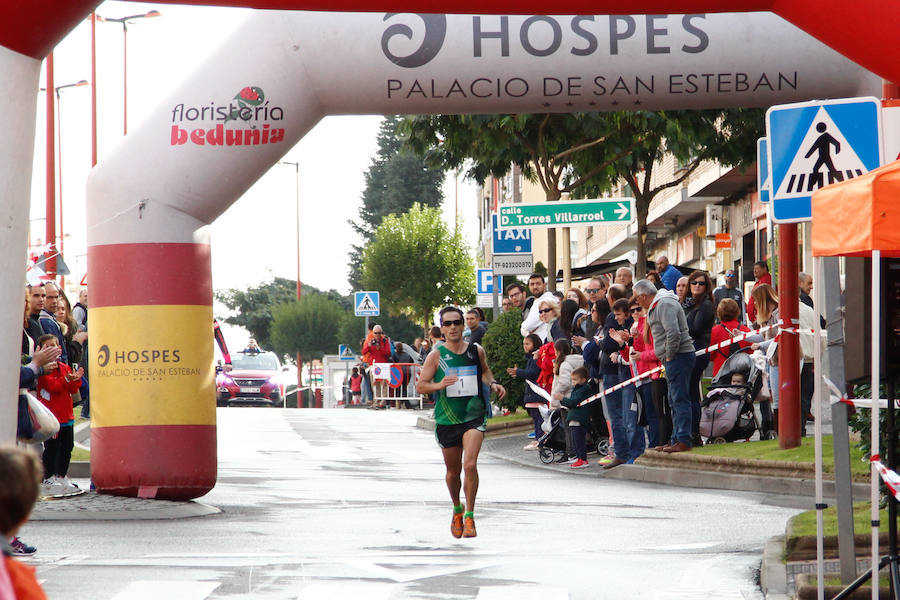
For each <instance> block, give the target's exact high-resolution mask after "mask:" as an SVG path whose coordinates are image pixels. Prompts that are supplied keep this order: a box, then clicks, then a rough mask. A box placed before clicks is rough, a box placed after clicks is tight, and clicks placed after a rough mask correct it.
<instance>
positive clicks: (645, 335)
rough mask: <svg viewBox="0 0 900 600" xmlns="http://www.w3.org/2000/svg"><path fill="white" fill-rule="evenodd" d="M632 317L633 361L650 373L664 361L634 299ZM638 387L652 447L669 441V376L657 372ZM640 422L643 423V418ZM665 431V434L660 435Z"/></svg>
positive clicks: (636, 370)
mask: <svg viewBox="0 0 900 600" xmlns="http://www.w3.org/2000/svg"><path fill="white" fill-rule="evenodd" d="M630 310H631V318H632V319H634V325H632V326H631V343H632V348H631V353H630V355H629V356H630V358H631V364H632V365H633V371H634V374H635V375H638V374H640V373H646V372H647V371H650V370H651V369H655V368H656V367H658V366H659V365H660V362H659V359H658V358H657V357H656V354H655V353H654V352H653V336H651V335H650V328H649V327H648V326H647V315H645V314H644V309H643V308H642V307H641V305H640V304H638V303H637V301H636V300H635V299H634V298H632V299H631V307H630ZM635 391H636V392H637V394H638V395H639V396H640V398H641V402H642V406H643V415H644V418H643V419H642V421H643V422H645V423H646V425H647V435H648V444H647V447H648V448H655V447H656V446H659V445H662V444H664V443H665V440H668V439H669V436H670V435H671V431H672V417H671V414H670V411H669V410H668V403H667V401H666V386H665V380H662V379H660V378H659V373H654V374H653V375H651V376H650V377H649V378H647V379H641V380H640V381H638V382H637V384H636V385H635ZM638 424H641V423H640V422H639V423H638ZM660 434H665V435H660Z"/></svg>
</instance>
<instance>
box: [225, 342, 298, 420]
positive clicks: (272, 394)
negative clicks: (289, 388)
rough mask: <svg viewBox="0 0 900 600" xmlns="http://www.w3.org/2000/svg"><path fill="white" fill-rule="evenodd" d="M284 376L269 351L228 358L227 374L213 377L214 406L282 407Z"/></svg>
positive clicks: (283, 403) (235, 355) (236, 354)
mask: <svg viewBox="0 0 900 600" xmlns="http://www.w3.org/2000/svg"><path fill="white" fill-rule="evenodd" d="M284 398H285V396H284V374H283V369H282V366H281V363H280V362H279V360H278V357H277V356H276V355H275V354H274V353H272V352H238V353H235V354H232V355H231V371H228V372H225V371H224V370H223V371H220V372H218V373H217V374H216V406H277V407H283V406H284V405H285V401H284Z"/></svg>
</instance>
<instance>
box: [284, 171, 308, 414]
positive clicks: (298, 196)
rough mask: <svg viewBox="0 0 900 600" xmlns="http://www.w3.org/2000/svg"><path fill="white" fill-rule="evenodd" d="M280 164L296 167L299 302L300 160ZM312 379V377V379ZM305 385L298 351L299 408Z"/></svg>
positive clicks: (298, 299)
mask: <svg viewBox="0 0 900 600" xmlns="http://www.w3.org/2000/svg"><path fill="white" fill-rule="evenodd" d="M278 164H281V165H290V166H292V167H294V175H295V177H296V179H295V180H294V190H295V193H296V205H297V302H299V301H300V292H301V291H302V286H301V284H300V161H299V160H298V161H294V162H292V161H289V160H282V161H278ZM310 381H312V379H310ZM302 387H303V360H302V357H301V356H300V353H299V352H298V353H297V408H301V406H300V388H302Z"/></svg>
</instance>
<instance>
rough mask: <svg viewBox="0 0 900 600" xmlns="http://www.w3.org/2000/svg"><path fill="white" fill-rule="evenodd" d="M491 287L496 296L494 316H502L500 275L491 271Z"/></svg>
mask: <svg viewBox="0 0 900 600" xmlns="http://www.w3.org/2000/svg"><path fill="white" fill-rule="evenodd" d="M491 289H492V290H493V296H494V318H495V319H496V318H497V317H498V316H500V277H498V276H497V275H494V274H493V271H491Z"/></svg>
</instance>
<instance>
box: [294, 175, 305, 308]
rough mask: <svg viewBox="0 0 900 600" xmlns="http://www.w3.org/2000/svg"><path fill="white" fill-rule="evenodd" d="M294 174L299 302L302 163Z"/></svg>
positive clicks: (298, 298)
mask: <svg viewBox="0 0 900 600" xmlns="http://www.w3.org/2000/svg"><path fill="white" fill-rule="evenodd" d="M294 174H295V176H296V181H295V186H294V189H295V191H296V194H297V301H298V302H299V301H300V293H301V292H302V291H303V290H302V285H301V284H300V161H299V160H298V161H297V162H295V163H294Z"/></svg>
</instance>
